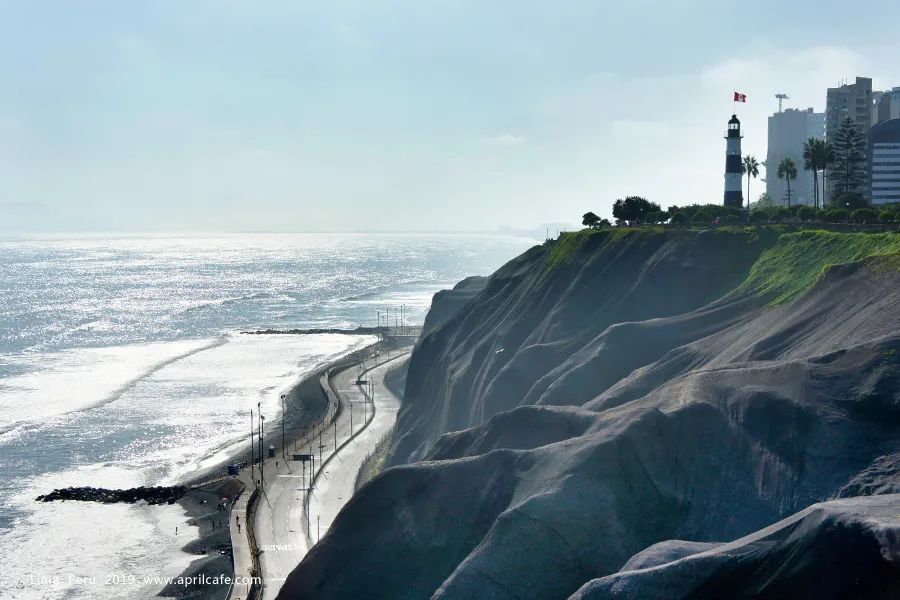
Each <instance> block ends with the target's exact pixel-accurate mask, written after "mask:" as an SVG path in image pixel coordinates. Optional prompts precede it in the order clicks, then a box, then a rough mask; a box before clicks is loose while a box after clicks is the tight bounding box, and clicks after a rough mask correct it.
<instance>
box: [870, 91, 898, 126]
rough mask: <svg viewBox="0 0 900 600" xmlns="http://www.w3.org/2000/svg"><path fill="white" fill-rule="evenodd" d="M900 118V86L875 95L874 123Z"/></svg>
mask: <svg viewBox="0 0 900 600" xmlns="http://www.w3.org/2000/svg"><path fill="white" fill-rule="evenodd" d="M891 119H900V87H895V88H894V89H892V90H890V91H884V92H875V93H874V95H873V107H872V125H877V124H878V123H884V122H885V121H890V120H891Z"/></svg>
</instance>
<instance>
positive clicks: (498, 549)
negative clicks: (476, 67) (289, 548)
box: [280, 229, 900, 599]
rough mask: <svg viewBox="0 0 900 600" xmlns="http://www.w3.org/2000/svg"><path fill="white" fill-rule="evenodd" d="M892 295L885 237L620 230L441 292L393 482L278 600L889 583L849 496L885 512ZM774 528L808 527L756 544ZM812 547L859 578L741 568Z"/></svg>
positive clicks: (898, 440)
mask: <svg viewBox="0 0 900 600" xmlns="http://www.w3.org/2000/svg"><path fill="white" fill-rule="evenodd" d="M898 283H900V236H896V235H892V234H879V235H868V234H840V233H826V232H801V233H784V232H782V231H779V230H776V229H752V230H751V229H746V230H743V229H719V230H712V231H702V232H697V231H677V232H665V231H661V230H650V229H633V230H613V231H598V232H589V231H583V232H579V233H575V234H567V235H564V236H563V237H562V238H561V239H560V240H558V241H556V242H551V243H548V244H545V245H543V246H540V247H536V248H532V249H531V250H529V251H527V252H526V253H524V254H523V255H521V256H520V257H518V258H516V259H514V260H512V261H511V262H509V263H508V264H507V265H505V266H504V267H503V268H501V269H500V270H498V271H497V273H495V274H494V275H493V276H492V277H490V278H489V279H488V280H487V281H478V282H472V285H471V286H469V285H463V286H460V289H458V290H455V291H450V292H445V293H443V296H442V297H440V298H436V299H435V306H434V308H433V312H434V313H435V315H434V317H431V316H430V318H429V322H428V323H427V324H426V328H425V332H424V334H423V337H422V338H421V339H420V341H419V343H418V345H417V346H416V348H415V351H414V353H413V356H412V358H411V360H410V365H409V371H408V374H407V380H406V389H405V398H404V404H403V407H402V409H401V411H400V414H399V417H398V421H397V425H396V431H395V434H394V442H393V446H392V448H391V450H390V456H389V461H390V464H391V465H393V468H391V469H388V470H387V471H385V472H384V473H382V474H381V475H380V476H378V477H376V478H374V479H373V480H372V481H371V482H370V483H369V484H367V485H366V486H364V487H363V488H362V489H361V490H360V491H359V492H358V493H357V494H356V495H355V496H354V497H353V498H352V499H351V501H350V502H349V503H348V504H347V506H346V507H345V508H344V510H343V511H342V513H341V515H340V516H339V517H338V519H337V521H336V522H335V523H334V525H333V527H332V528H331V529H330V530H329V532H328V534H327V535H326V536H325V537H324V538H323V540H322V541H321V542H320V543H319V544H318V545H317V546H316V547H315V548H314V549H313V550H312V552H310V554H309V555H308V556H307V558H306V560H304V562H303V563H302V564H301V565H300V566H299V567H298V568H297V570H295V572H294V573H293V574H292V575H291V577H290V578H289V579H288V581H287V582H286V583H285V586H284V589H283V591H282V594H281V596H280V597H282V598H305V597H316V598H354V597H368V598H428V597H433V598H561V599H562V598H568V597H570V596H573V597H584V598H607V597H634V598H651V597H659V598H682V597H683V598H688V597H697V598H701V597H702V598H706V597H709V598H713V597H723V596H722V593H723V590H727V589H732V590H735V593H734V594H732V595H731V596H729V597H753V596H752V594H751V592H750V591H752V592H753V593H754V594H766V593H769V594H770V597H794V596H790V595H784V594H787V592H786V591H785V590H796V589H800V588H798V587H797V586H799V585H801V584H802V581H804V579H803V578H804V577H806V578H809V577H813V578H823V580H824V581H825V582H826V583H827V582H828V581H829V580H831V581H832V583H833V585H832V586H828V585H824V586H823V587H822V590H823V592H822V594H823V595H816V596H815V597H817V598H829V597H833V598H840V597H846V595H847V594H851V593H856V594H857V595H859V594H861V593H862V592H863V591H865V590H871V589H875V588H876V587H877V586H879V585H882V584H885V585H886V584H888V583H890V584H893V583H895V582H896V581H897V569H898V568H900V552H898V550H897V547H898V546H897V544H898V541H897V540H898V535H897V533H898V517H897V516H896V515H897V511H896V510H894V511H893V512H890V511H885V512H884V513H883V514H882V516H880V517H879V519H880V520H879V521H878V526H877V527H876V526H875V525H873V524H872V523H873V518H872V517H871V510H870V509H871V506H870V505H869V504H867V502H869V499H867V498H865V497H864V496H868V495H872V494H882V495H883V496H880V497H881V498H882V499H885V501H888V500H890V502H892V503H893V504H891V505H890V506H893V507H896V506H897V504H898V501H897V498H896V497H895V496H891V494H897V493H900V385H898V383H900V381H898V379H900V352H898V351H900V291H898ZM837 497H841V498H844V499H842V500H840V504H839V505H837V506H838V508H835V507H834V506H832V505H830V504H829V505H822V506H824V507H825V508H822V507H821V506H820V507H818V508H816V509H815V511H813V512H812V513H810V512H809V511H810V510H811V509H810V508H809V507H810V506H812V505H816V503H820V502H822V501H825V500H829V499H833V498H837ZM838 509H839V510H838ZM816 511H818V512H816ZM823 511H824V512H823ZM794 513H797V515H795V516H794V517H791V515H794ZM811 515H818V516H817V517H816V516H811ZM822 515H826V516H822ZM835 515H837V516H835ZM892 515H893V516H892ZM792 518H793V519H795V521H796V522H797V523H804V524H805V525H804V526H803V527H793V526H788V525H784V526H783V527H782V529H784V531H788V530H790V531H792V532H793V533H785V532H784V531H783V532H782V533H780V534H777V535H776V534H775V533H772V532H767V530H766V528H768V527H771V526H773V524H775V523H777V522H779V521H782V520H783V519H792ZM829 519H831V520H829ZM795 521H790V522H791V523H793V522H795ZM834 523H839V524H840V525H841V527H837V528H838V529H841V528H843V530H846V531H845V532H844V533H842V534H841V535H837V534H835V535H832V533H833V531H834V530H835V528H836V526H834ZM785 528H787V529H785ZM757 531H761V532H762V533H759V535H758V536H757V538H758V539H757V538H753V537H752V536H753V535H754V532H757ZM798 532H799V533H798ZM791 535H793V536H794V537H793V538H792V537H791ZM746 536H751V538H750V539H749V541H748V540H747V538H746ZM773 536H774V537H773ZM742 539H743V540H744V542H742V544H743V545H742V544H739V543H738V542H737V541H735V540H742ZM726 543H732V544H731V545H728V544H726ZM832 543H840V544H842V545H843V547H844V550H846V551H848V552H851V553H855V554H854V555H858V556H865V557H869V558H866V559H864V560H863V562H862V563H861V564H860V565H858V566H859V568H858V569H857V570H853V569H849V568H848V569H847V571H846V573H844V574H841V573H839V572H838V571H839V570H837V569H834V568H833V565H832V563H833V561H831V560H829V559H828V558H827V557H828V556H832V557H833V556H834V553H831V554H829V552H827V551H824V552H822V551H820V552H811V553H810V554H809V556H810V559H809V561H807V562H805V563H803V564H800V565H797V566H796V568H793V569H784V570H781V571H774V572H773V573H771V577H768V578H762V579H759V578H758V573H759V571H758V570H757V571H754V570H753V569H750V568H749V567H747V566H746V565H748V564H750V563H752V561H751V560H750V559H749V558H746V556H752V557H754V560H760V561H763V562H762V563H761V564H767V563H765V561H766V560H767V558H766V556H769V558H768V560H773V559H772V558H771V557H772V556H775V557H777V556H783V555H784V553H787V555H790V552H791V550H790V549H791V548H798V547H799V548H821V546H822V545H823V544H832ZM723 544H725V545H724V546H723ZM734 544H737V546H734ZM723 547H724V548H726V550H727V551H723V550H721V548H723ZM763 547H764V548H768V549H769V550H770V551H771V553H772V554H771V555H765V553H762V552H760V548H763ZM373 548H377V549H378V551H377V552H372V549H373ZM735 548H738V549H735ZM740 548H744V550H740ZM747 548H750V550H747ZM717 550H718V553H717ZM742 552H745V554H746V556H745V554H742ZM642 553H643V554H642ZM779 553H782V554H779ZM692 557H694V558H693V560H691V559H692ZM742 557H743V558H742ZM877 557H881V558H877ZM348 564H352V565H354V567H353V568H352V569H348V568H347V565H348ZM735 564H737V565H744V567H742V568H737V567H734V565H735ZM829 565H832V566H829ZM667 569H668V570H667ZM742 569H743V570H742ZM688 572H689V573H690V577H688V576H687V575H686V573H688ZM851 572H852V573H854V576H853V577H852V578H849V579H848V578H847V577H844V575H847V573H851ZM648 573H650V574H649V575H648ZM667 573H668V574H667ZM673 573H674V575H673ZM754 576H756V577H757V579H756V580H754V579H753V577H754ZM673 577H674V578H676V579H679V580H684V581H685V583H684V585H682V586H681V587H680V588H678V589H675V588H674V587H671V586H670V587H671V589H670V592H665V590H666V589H669V587H666V586H667V585H668V584H666V583H665V582H666V581H669V580H670V579H671V578H673ZM829 578H830V579H829ZM660 586H663V587H662V588H661V587H660ZM716 586H718V587H716ZM767 586H768V587H767ZM848 586H849V587H848ZM854 586H855V587H854ZM866 586H868V587H866ZM873 586H875V587H873ZM629 590H632V591H631V592H629ZM649 590H657V593H658V595H656V596H654V595H652V594H651V593H650V591H649ZM702 590H712V591H711V592H710V593H709V594H707V595H703V594H701V593H700V591H702ZM748 590H749V591H748ZM829 590H830V591H829ZM738 592H740V593H738ZM716 593H719V594H720V595H719V596H716V595H715V594H716ZM616 594H619V595H616ZM623 594H624V595H623ZM726 596H728V594H726ZM861 597H866V596H864V595H863V596H861Z"/></svg>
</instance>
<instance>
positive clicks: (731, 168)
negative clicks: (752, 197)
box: [725, 115, 744, 208]
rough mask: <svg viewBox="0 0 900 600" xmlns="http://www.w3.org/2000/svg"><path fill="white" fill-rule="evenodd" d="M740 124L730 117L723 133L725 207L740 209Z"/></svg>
mask: <svg viewBox="0 0 900 600" xmlns="http://www.w3.org/2000/svg"><path fill="white" fill-rule="evenodd" d="M741 137H742V136H741V122H740V120H738V118H737V115H731V119H730V120H729V121H728V130H727V131H726V132H725V139H726V140H727V141H726V143H725V144H726V145H725V206H735V207H737V208H741V207H742V206H743V205H744V194H743V192H741V179H742V175H741Z"/></svg>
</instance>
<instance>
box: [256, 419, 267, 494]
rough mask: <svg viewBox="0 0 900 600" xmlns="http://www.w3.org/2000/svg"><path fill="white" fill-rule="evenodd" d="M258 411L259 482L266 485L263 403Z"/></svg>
mask: <svg viewBox="0 0 900 600" xmlns="http://www.w3.org/2000/svg"><path fill="white" fill-rule="evenodd" d="M256 410H257V411H258V412H259V482H260V485H262V486H265V485H266V474H265V469H264V465H265V462H266V458H265V454H264V449H263V426H264V424H265V423H264V421H265V417H263V415H262V402H257V403H256Z"/></svg>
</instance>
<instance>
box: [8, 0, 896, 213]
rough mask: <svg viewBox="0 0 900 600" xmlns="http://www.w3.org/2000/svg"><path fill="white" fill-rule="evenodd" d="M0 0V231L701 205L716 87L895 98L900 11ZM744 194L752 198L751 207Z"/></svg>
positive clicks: (718, 170) (769, 4)
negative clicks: (861, 91)
mask: <svg viewBox="0 0 900 600" xmlns="http://www.w3.org/2000/svg"><path fill="white" fill-rule="evenodd" d="M848 6H849V5H848V4H847V3H846V1H843V2H830V1H816V2H812V1H795V2H784V1H783V0H779V1H774V0H756V1H755V2H741V3H731V2H722V1H721V0H709V1H707V0H679V1H678V2H656V1H650V0H632V1H628V2H615V3H612V2H604V1H601V0H595V1H592V2H588V1H581V2H578V1H565V0H546V1H544V0H541V1H537V0H532V1H529V0H514V1H513V0H511V1H496V2H491V1H488V0H478V1H467V0H446V1H438V0H434V1H431V0H410V1H393V2H391V1H380V2H379V1H374V0H359V1H346V0H344V1H342V0H329V1H321V2H312V1H303V0H290V1H284V2H282V1H275V0H255V1H229V0H215V1H190V0H178V1H169V2H167V1H152V2H151V1H144V2H139V1H137V0H135V1H122V0H113V1H107V2H99V1H88V0H85V1H79V2H70V1H67V0H58V1H56V2H47V1H41V0H27V1H22V2H9V1H4V0H0V81H2V83H0V230H2V229H6V230H8V229H14V228H16V227H20V226H24V224H27V223H28V222H31V223H32V224H34V223H38V224H39V225H38V226H39V227H40V228H46V229H56V230H59V229H66V230H77V229H94V230H97V229H101V230H132V229H140V230H235V229H237V230H243V229H254V230H258V229H276V230H300V231H305V230H309V231H339V230H388V229H403V230H434V229H442V230H458V229H479V230H483V229H491V228H494V227H496V226H499V225H502V224H509V225H511V226H523V227H527V226H533V225H536V224H539V223H542V222H549V221H577V220H579V216H580V215H581V214H582V213H583V212H585V211H586V210H594V211H595V212H598V213H600V214H608V213H609V211H610V206H611V204H612V202H613V201H614V200H615V199H616V198H617V197H620V196H623V195H626V194H640V195H644V196H646V197H649V198H650V199H652V200H655V201H657V202H659V203H661V204H662V205H664V206H668V205H670V204H679V203H689V202H693V201H698V202H720V201H721V197H722V181H723V176H722V173H723V171H724V143H725V142H724V140H723V139H722V135H723V133H724V128H725V122H726V121H727V120H728V118H729V116H730V114H731V110H732V104H731V95H732V91H733V90H735V89H737V90H739V91H742V92H745V93H747V94H748V96H749V102H748V104H747V105H746V106H743V107H741V108H740V113H739V114H740V116H741V117H742V119H743V121H744V128H745V135H746V137H745V140H744V143H745V145H744V148H745V152H749V153H755V154H756V155H757V156H758V157H759V158H760V160H762V159H763V158H764V156H765V151H766V148H765V143H766V129H765V128H766V120H765V117H766V115H767V114H768V113H770V112H772V111H773V110H774V109H775V107H776V101H775V99H774V97H773V95H774V94H775V93H776V92H786V93H788V94H789V95H790V96H791V98H792V100H791V101H790V102H789V105H790V106H799V107H806V106H814V107H815V108H816V109H817V110H823V109H824V104H825V88H826V87H827V86H829V85H835V84H836V83H837V82H838V80H839V79H842V78H846V79H851V80H852V78H853V77H855V76H856V75H866V76H870V77H873V78H874V79H875V86H876V88H889V87H892V86H900V61H898V60H897V57H898V56H900V35H898V33H897V23H898V22H900V4H898V3H896V2H881V3H878V4H877V5H871V6H868V5H857V8H855V9H852V10H850V9H848V8H847V7H848ZM763 185H764V184H763V183H762V182H761V181H756V182H754V183H753V187H752V188H751V193H752V195H753V197H756V195H757V194H758V193H759V192H761V191H762V190H763Z"/></svg>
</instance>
